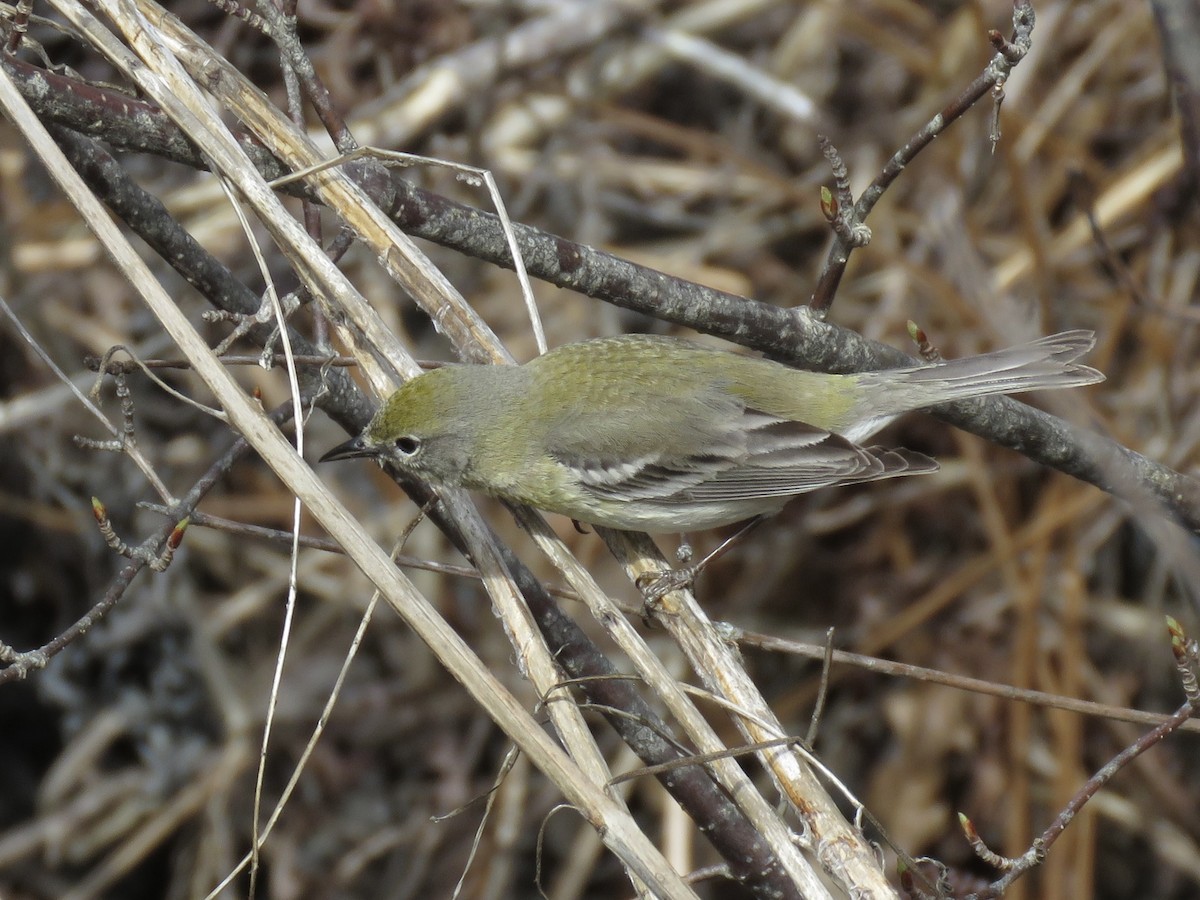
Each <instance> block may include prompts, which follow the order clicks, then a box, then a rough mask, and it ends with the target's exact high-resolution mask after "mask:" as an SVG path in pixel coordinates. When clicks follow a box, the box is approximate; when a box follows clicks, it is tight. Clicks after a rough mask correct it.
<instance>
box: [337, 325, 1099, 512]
mask: <svg viewBox="0 0 1200 900" xmlns="http://www.w3.org/2000/svg"><path fill="white" fill-rule="evenodd" d="M1093 343H1094V339H1093V336H1092V334H1091V332H1085V331H1073V332H1064V333H1063V334H1059V335H1054V336H1052V337H1049V338H1043V339H1041V340H1039V341H1034V342H1032V343H1029V344H1024V345H1021V346H1019V347H1013V348H1010V349H1008V350H1003V351H1000V352H998V353H992V354H986V355H984V356H975V357H969V358H967V359H961V360H953V361H950V362H947V363H942V364H938V365H933V366H921V367H917V368H911V369H892V370H886V371H881V372H869V373H862V374H858V375H825V374H820V373H815V372H805V371H800V370H797V369H791V368H788V367H787V366H784V365H780V364H779V363H774V362H771V361H769V360H764V359H758V358H756V357H751V356H742V355H738V354H735V353H731V352H728V351H725V350H717V349H712V348H708V347H702V346H700V345H697V344H693V343H690V342H688V341H683V340H678V339H675V338H667V337H654V336H646V335H631V336H625V337H616V338H602V339H599V340H592V341H582V342H580V343H576V344H567V345H565V346H562V347H559V348H557V349H555V350H552V351H550V352H549V353H546V354H544V355H543V356H540V357H538V358H537V359H535V360H533V361H531V362H529V363H526V364H525V365H522V366H447V367H445V368H441V369H435V370H434V371H432V372H428V373H426V374H424V375H421V376H419V377H417V378H414V379H413V380H412V381H410V382H408V383H407V384H405V385H404V386H403V387H401V388H400V390H398V391H396V392H395V393H394V394H392V396H390V397H389V398H388V399H387V401H386V402H385V403H384V405H383V407H382V408H381V409H380V410H379V412H378V413H376V415H375V417H374V418H373V419H372V421H371V423H370V425H368V426H367V428H366V430H365V431H364V432H363V433H362V434H361V435H359V437H357V438H355V439H354V440H352V441H349V442H347V443H346V444H343V445H341V446H340V447H337V448H335V449H334V450H332V451H330V452H329V453H328V454H326V455H325V457H323V458H324V459H343V458H348V457H353V456H376V457H381V458H386V459H387V460H389V461H391V462H393V463H395V464H396V465H397V466H399V467H400V468H402V469H404V470H406V471H408V472H410V473H411V474H413V475H415V476H417V477H419V478H422V479H425V480H427V481H430V482H432V483H434V484H445V485H455V486H462V487H467V488H472V489H476V490H481V491H484V492H486V493H489V494H494V495H497V496H501V497H506V498H509V499H512V500H516V501H519V502H522V503H527V504H529V505H531V506H536V507H538V508H540V509H544V510H549V511H552V512H559V513H563V514H565V515H568V516H571V517H572V518H574V519H576V520H578V521H581V522H590V523H593V524H597V525H607V526H610V527H613V528H627V529H639V530H646V531H690V530H696V529H701V528H708V527H712V526H716V525H722V524H727V523H729V522H736V521H740V520H742V519H747V518H750V517H751V516H754V515H758V514H762V513H772V512H776V511H778V510H779V509H780V508H782V507H783V505H784V504H785V503H786V502H787V501H788V499H789V498H791V497H792V496H793V495H795V494H800V493H804V492H806V491H811V490H815V489H816V488H820V487H825V486H828V485H833V484H844V483H850V482H861V481H874V480H877V479H881V478H891V477H894V476H897V475H908V474H920V473H924V472H932V471H934V470H935V469H936V468H937V464H936V463H935V462H934V461H933V460H931V459H929V458H928V457H926V456H923V455H921V454H917V453H910V452H906V451H898V450H894V451H893V450H881V449H879V448H870V449H868V448H864V447H861V446H859V444H858V442H859V441H862V440H863V439H865V438H866V437H868V436H869V435H870V434H872V433H873V432H874V431H876V430H878V428H880V427H882V425H884V424H886V422H887V421H889V420H890V419H892V418H894V417H895V416H897V415H899V414H900V413H903V412H907V411H908V410H911V409H919V408H921V407H925V406H932V405H935V404H938V403H942V402H946V401H950V400H959V399H964V398H967V397H976V396H981V395H985V394H1000V393H1014V392H1017V391H1028V390H1035V389H1039V388H1063V387H1075V386H1077V385H1082V384H1091V383H1093V382H1096V381H1100V380H1102V379H1103V376H1102V375H1101V374H1100V373H1099V372H1097V371H1095V370H1094V369H1090V368H1088V367H1086V366H1082V365H1078V364H1075V363H1074V360H1075V359H1077V358H1078V357H1079V356H1081V355H1082V354H1083V353H1085V352H1086V351H1087V350H1088V349H1090V348H1091V346H1092V345H1093Z"/></svg>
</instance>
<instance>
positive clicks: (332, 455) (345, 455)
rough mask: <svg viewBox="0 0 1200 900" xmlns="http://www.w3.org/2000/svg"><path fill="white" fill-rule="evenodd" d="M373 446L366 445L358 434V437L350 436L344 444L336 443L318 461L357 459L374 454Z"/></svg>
mask: <svg viewBox="0 0 1200 900" xmlns="http://www.w3.org/2000/svg"><path fill="white" fill-rule="evenodd" d="M376 455H377V454H376V452H375V450H374V449H373V448H371V447H368V446H367V444H366V442H365V441H364V440H363V436H362V435H361V434H360V435H359V436H358V437H354V438H351V439H350V440H348V441H346V443H344V444H338V445H337V446H336V447H334V448H333V449H332V450H330V451H329V452H328V453H326V454H325V455H324V456H322V457H321V458H320V459H319V460H318V462H329V461H330V460H331V459H358V458H360V457H363V456H376Z"/></svg>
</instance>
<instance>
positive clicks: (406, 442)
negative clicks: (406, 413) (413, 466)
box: [396, 434, 421, 456]
mask: <svg viewBox="0 0 1200 900" xmlns="http://www.w3.org/2000/svg"><path fill="white" fill-rule="evenodd" d="M396 449H397V450H399V451H400V452H401V453H402V454H404V455H405V456H413V455H414V454H415V453H416V452H417V451H418V450H420V449H421V442H420V441H419V440H418V439H417V438H415V437H413V436H412V435H411V434H404V435H401V436H400V437H398V438H396Z"/></svg>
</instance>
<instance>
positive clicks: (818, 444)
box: [549, 408, 937, 502]
mask: <svg viewBox="0 0 1200 900" xmlns="http://www.w3.org/2000/svg"><path fill="white" fill-rule="evenodd" d="M724 412H725V413H726V414H725V415H719V416H712V417H708V419H707V421H705V422H702V423H693V424H694V425H695V426H696V427H697V428H700V429H702V433H700V434H695V435H694V437H695V438H696V439H695V440H693V441H690V442H688V444H689V446H690V447H692V448H702V449H700V450H695V449H692V450H691V451H690V452H685V453H684V452H678V451H673V450H672V448H671V446H670V442H669V441H666V440H664V441H659V442H655V441H654V440H653V438H652V436H651V438H650V439H643V438H639V439H638V440H636V441H634V442H633V443H634V448H633V452H632V453H631V452H630V449H631V447H630V446H629V444H624V445H623V446H622V447H621V451H622V452H621V453H620V454H618V453H615V452H611V453H605V452H603V451H602V450H598V449H597V447H596V446H595V444H594V442H590V441H586V440H581V439H578V438H577V437H576V435H575V434H573V433H572V431H571V429H565V430H564V431H561V432H557V433H556V434H555V435H554V436H553V437H552V439H551V441H550V447H549V449H550V453H551V455H552V456H553V457H554V458H555V459H556V460H557V461H558V462H559V463H560V464H561V465H563V466H565V467H566V468H568V469H570V470H571V471H572V473H573V474H574V475H575V478H576V479H577V483H578V484H579V486H580V487H582V488H583V489H584V490H585V491H587V492H589V493H592V494H594V495H596V496H597V497H598V498H603V499H607V500H624V501H638V500H642V501H660V502H671V501H678V502H720V501H737V500H751V499H755V498H768V497H786V496H790V495H792V494H801V493H805V492H807V491H812V490H816V489H817V488H821V487H826V486H828V485H833V484H842V483H846V482H857V481H873V480H876V479H879V478H888V477H891V476H893V475H899V474H901V473H902V472H912V473H916V472H924V471H933V470H934V469H936V468H937V464H936V463H935V462H934V461H933V460H931V459H929V458H928V457H925V456H922V455H921V454H914V453H905V452H902V451H884V450H878V449H868V448H865V447H860V446H858V445H857V444H854V443H852V442H851V441H848V440H846V439H845V438H843V437H840V436H838V435H836V434H832V433H830V432H828V431H825V430H824V429H821V428H816V427H814V426H812V425H807V424H805V423H803V422H793V421H791V420H788V419H781V418H778V417H776V416H772V415H768V414H767V413H763V412H760V411H758V410H754V409H745V408H741V409H738V410H737V411H736V412H734V414H732V415H731V414H729V413H730V412H731V411H728V410H726V411H724Z"/></svg>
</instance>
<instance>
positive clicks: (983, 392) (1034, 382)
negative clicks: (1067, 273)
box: [846, 330, 1104, 441]
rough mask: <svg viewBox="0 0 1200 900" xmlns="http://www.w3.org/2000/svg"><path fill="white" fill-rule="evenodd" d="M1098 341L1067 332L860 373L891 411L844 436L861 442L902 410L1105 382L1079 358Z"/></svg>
mask: <svg viewBox="0 0 1200 900" xmlns="http://www.w3.org/2000/svg"><path fill="white" fill-rule="evenodd" d="M1095 344H1096V335H1095V334H1094V333H1093V332H1091V331H1084V330H1076V331H1064V332H1061V333H1059V334H1052V335H1050V336H1048V337H1043V338H1038V339H1037V340H1036V341H1030V342H1029V343H1027V344H1020V345H1018V346H1016V347H1009V348H1008V349H1007V350H997V351H996V352H995V353H984V354H982V355H980V356H968V357H964V358H962V359H952V360H947V361H946V362H942V363H936V364H933V365H928V366H914V367H913V368H911V369H888V370H885V371H881V372H864V373H862V374H861V375H859V376H858V377H859V379H860V384H862V386H863V387H865V388H868V389H869V392H870V394H871V395H873V400H874V402H875V403H876V404H884V403H886V408H887V409H888V411H887V412H886V413H885V414H884V415H881V416H879V417H878V419H876V420H873V421H871V422H864V423H862V425H861V426H859V427H858V428H856V429H855V434H853V435H849V434H847V435H846V437H849V438H850V439H851V440H855V441H858V440H862V438H864V437H866V436H867V435H869V434H871V433H873V432H874V431H876V430H878V429H879V428H880V427H882V426H883V425H884V424H886V422H887V421H888V420H890V419H892V418H894V417H895V416H897V415H899V414H901V413H904V412H908V411H909V410H913V409H922V408H924V407H927V406H936V405H937V404H939V403H948V402H950V401H952V400H965V399H967V398H969V397H984V396H988V395H990V394H1017V393H1021V392H1022V391H1037V390H1057V389H1059V388H1072V387H1080V386H1082V385H1085V384H1095V383H1096V382H1098V381H1103V380H1104V375H1103V373H1101V372H1098V371H1096V370H1095V369H1093V368H1091V367H1090V366H1085V365H1081V364H1079V363H1077V362H1075V360H1077V359H1079V357H1081V356H1083V354H1085V353H1087V352H1088V351H1089V350H1091V349H1092V347H1093V346H1095ZM876 408H878V405H877V407H876Z"/></svg>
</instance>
